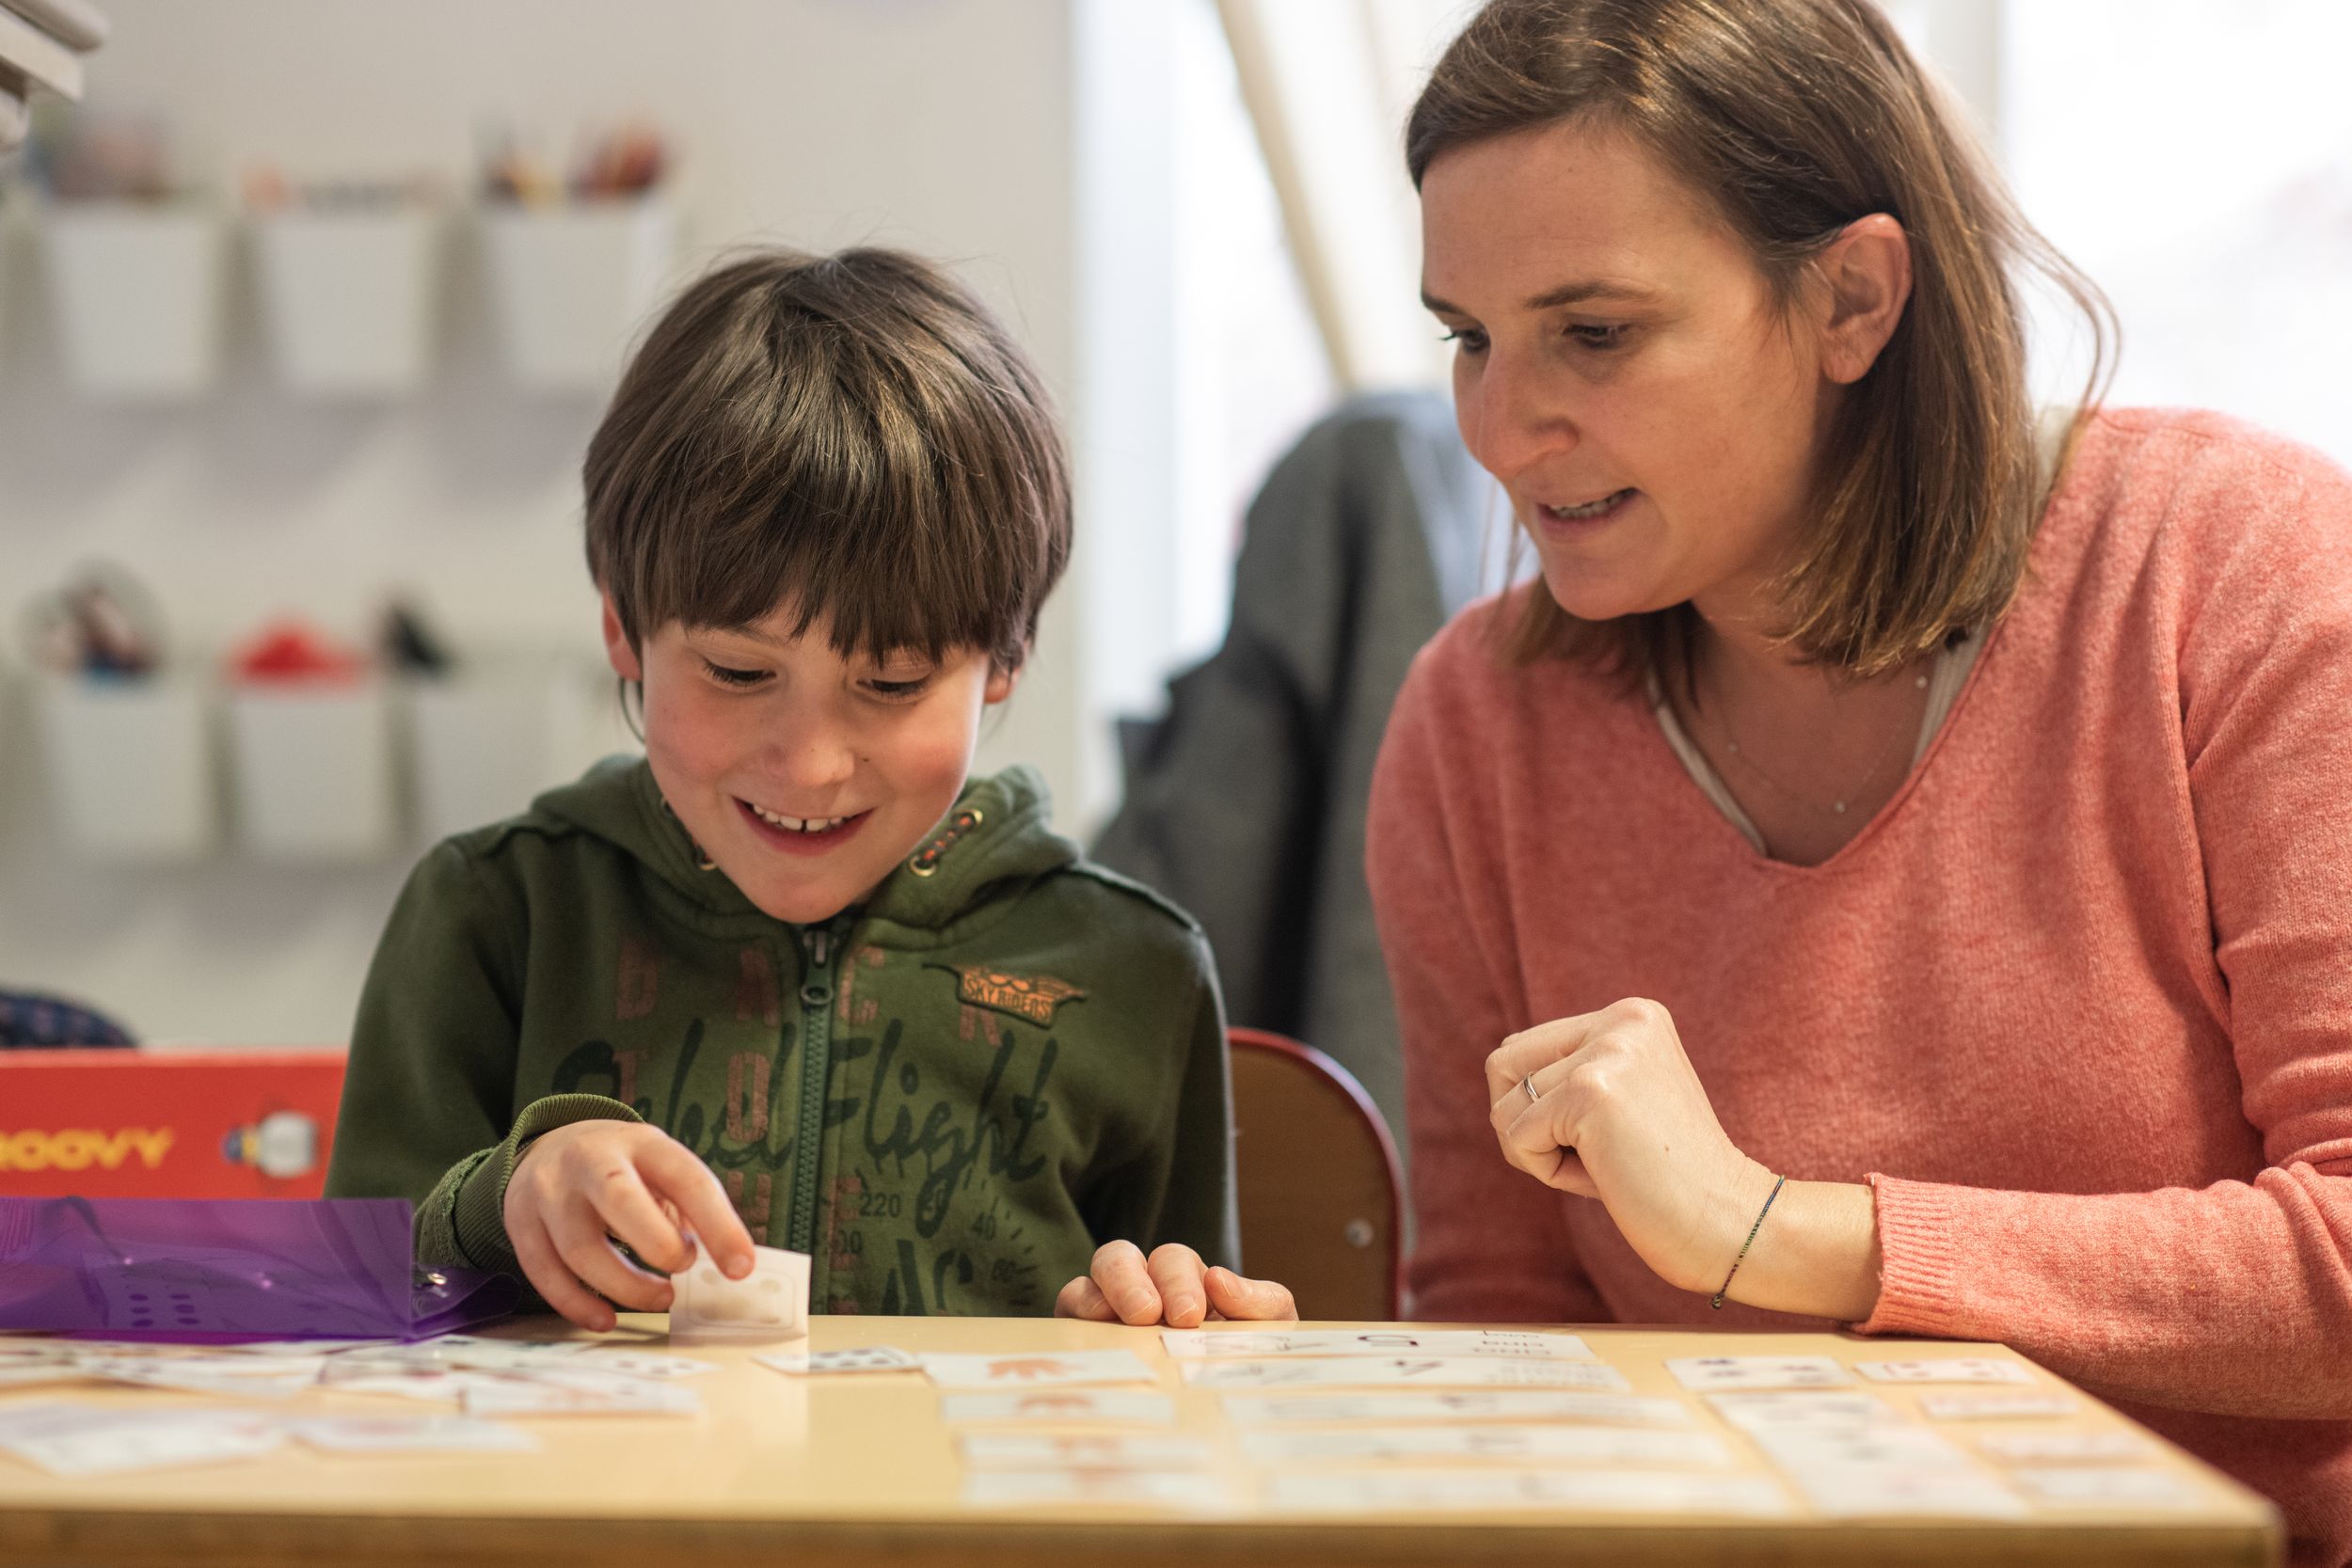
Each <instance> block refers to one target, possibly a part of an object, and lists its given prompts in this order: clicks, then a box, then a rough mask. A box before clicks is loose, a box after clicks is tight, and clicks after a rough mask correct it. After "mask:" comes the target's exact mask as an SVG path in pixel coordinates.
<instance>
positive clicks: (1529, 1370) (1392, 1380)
mask: <svg viewBox="0 0 2352 1568" xmlns="http://www.w3.org/2000/svg"><path fill="white" fill-rule="evenodd" d="M1177 1365H1178V1367H1179V1368H1180V1369H1181V1370H1182V1373H1183V1376H1184V1382H1185V1383H1186V1384H1187V1385H1188V1386H1192V1387H1195V1388H1316V1387H1322V1388H1345V1387H1359V1388H1397V1387H1431V1388H1444V1387H1455V1388H1589V1389H1602V1390H1607V1391H1609V1392H1613V1393H1621V1392H1623V1391H1625V1390H1626V1389H1628V1388H1629V1387H1630V1386H1631V1385H1629V1384H1628V1383H1627V1382H1626V1380H1625V1374H1624V1373H1623V1372H1620V1371H1618V1370H1617V1369H1616V1368H1614V1367H1612V1366H1610V1365H1609V1364H1608V1363H1607V1362H1604V1361H1478V1360H1467V1359H1465V1360H1454V1359H1451V1358H1447V1357H1442V1356H1432V1357H1404V1356H1397V1357H1392V1358H1389V1359H1378V1358H1375V1357H1373V1356H1368V1355H1361V1356H1359V1355H1342V1356H1330V1357H1323V1358H1309V1357H1304V1356H1302V1357H1299V1358H1298V1359H1295V1360H1290V1361H1182V1362H1179V1363H1177Z"/></svg>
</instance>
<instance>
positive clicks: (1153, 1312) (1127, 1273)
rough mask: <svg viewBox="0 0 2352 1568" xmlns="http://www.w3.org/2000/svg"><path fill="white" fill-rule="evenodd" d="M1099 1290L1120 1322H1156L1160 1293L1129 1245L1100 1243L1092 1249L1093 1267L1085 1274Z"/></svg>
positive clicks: (1136, 1250) (1139, 1255) (1136, 1251)
mask: <svg viewBox="0 0 2352 1568" xmlns="http://www.w3.org/2000/svg"><path fill="white" fill-rule="evenodd" d="M1087 1273H1088V1275H1089V1276H1090V1277H1091V1278H1092V1279H1093V1281H1094V1283H1095V1284H1096V1285H1097V1286H1098V1287H1100V1288H1101V1290H1102V1291H1103V1299H1104V1300H1105V1301H1107V1302H1109V1303H1110V1307H1111V1310H1112V1311H1113V1312H1115V1313H1117V1314H1118V1315H1119V1321H1120V1322H1121V1323H1158V1322H1159V1321H1160V1292H1159V1291H1157V1290H1155V1289H1153V1288H1152V1275H1151V1271H1150V1270H1149V1269H1147V1268H1146V1267H1145V1266H1144V1262H1143V1253H1142V1250H1141V1249H1140V1248H1138V1247H1137V1246H1136V1243H1133V1242H1104V1243H1103V1244H1102V1245H1101V1246H1100V1247H1098V1248H1096V1249H1095V1253H1094V1266H1093V1267H1092V1268H1090V1269H1089V1270H1088V1271H1087Z"/></svg>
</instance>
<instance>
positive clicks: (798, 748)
mask: <svg viewBox="0 0 2352 1568" xmlns="http://www.w3.org/2000/svg"><path fill="white" fill-rule="evenodd" d="M769 765H770V767H771V768H773V769H774V770H775V772H776V775H777V776H778V777H779V778H780V779H782V780H783V781H784V782H785V783H786V784H789V785H791V786H792V788H793V789H795V790H798V791H807V792H812V793H813V792H817V791H820V790H825V789H830V788H832V787H834V785H836V784H845V783H847V782H848V780H849V777H850V774H851V773H852V772H854V771H856V769H857V755H856V753H855V752H853V751H852V750H851V748H850V737H849V736H848V735H846V734H845V733H843V732H842V731H841V730H839V729H837V728H835V727H834V726H832V725H825V724H810V725H795V726H793V727H792V728H791V729H790V730H788V731H787V732H786V733H785V734H784V735H783V736H779V737H778V740H777V742H776V744H775V745H774V746H773V747H771V749H770V754H769ZM795 803H796V804H798V805H802V806H814V805H820V804H823V803H824V802H822V801H812V800H798V801H796V802H795Z"/></svg>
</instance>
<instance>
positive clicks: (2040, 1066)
mask: <svg viewBox="0 0 2352 1568" xmlns="http://www.w3.org/2000/svg"><path fill="white" fill-rule="evenodd" d="M1406 141H1407V155H1408V159H1409V162H1410V166H1411V170H1412V173H1413V176H1414V179H1415V182H1416V183H1417V184H1418V185H1419V187H1420V190H1421V194H1422V217H1423V243H1424V257H1423V283H1424V286H1425V294H1426V299H1427V303H1428V305H1429V307H1430V309H1432V310H1433V311H1434V312H1435V313H1436V315H1437V317H1438V320H1439V321H1440V322H1441V323H1443V324H1444V325H1445V327H1446V329H1447V331H1448V333H1449V335H1450V336H1451V337H1452V338H1453V339H1454V342H1455V345H1456V358H1455V362H1454V394H1455V400H1456V404H1457V413H1458V417H1459V420H1460V424H1461V430H1462V435H1463V437H1464V439H1465V440H1466V441H1467V442H1468V443H1469V445H1470V450H1471V451H1472V452H1473V454H1474V455H1475V456H1476V457H1477V458H1478V459H1479V461H1480V462H1481V463H1482V464H1484V465H1485V467H1486V468H1487V469H1489V470H1490V471H1491V472H1492V473H1493V474H1494V475H1495V477H1496V478H1497V479H1498V480H1499V481H1501V483H1502V486H1503V488H1504V489H1505V490H1506V491H1507V492H1508V494H1509V497H1510V499H1511V503H1512V505H1513V508H1514V511H1515V515H1516V517H1517V519H1518V523H1519V525H1520V527H1521V529H1522V531H1524V532H1525V534H1526V536H1527V538H1528V539H1529V540H1530V541H1532V543H1533V546H1534V553H1535V556H1536V558H1537V560H1538V561H1539V562H1540V565H1541V568H1542V570H1541V577H1540V580H1537V581H1534V582H1531V583H1529V584H1526V585H1524V586H1522V587H1521V588H1519V589H1518V590H1515V591H1513V592H1511V593H1508V594H1504V595H1503V596H1502V597H1501V598H1499V599H1497V600H1494V601H1490V602H1488V603H1487V604H1486V605H1484V606H1481V607H1475V608H1473V609H1472V610H1470V611H1468V612H1466V613H1465V614H1464V615H1463V616H1462V617H1461V618H1459V619H1458V620H1457V621H1456V622H1455V623H1454V625H1453V626H1450V627H1449V628H1448V629H1447V630H1446V631H1445V632H1444V633H1443V634H1441V635H1440V636H1439V638H1438V640H1437V641H1435V642H1433V643H1432V644H1431V645H1430V647H1429V648H1428V649H1426V650H1425V651H1424V652H1423V654H1422V657H1421V659H1420V661H1419V663H1418V664H1417V665H1416V667H1415V670H1414V673H1413V675H1412V677H1411V679H1410V680H1409V681H1408V682H1407V684H1406V689H1405V690H1404V692H1403V694H1402V696H1401V697H1400V698H1399V701H1398V704H1397V707H1396V711H1395V713H1394V716H1393V718H1392V719H1391V725H1390V730H1389V736H1388V741H1387V746H1386V750H1385V752H1384V754H1383V757H1382V762H1381V767H1380V771H1379V775H1378V778H1377V780H1376V783H1375V788H1374V799H1373V816H1372V828H1371V834H1372V837H1371V846H1370V874H1371V878H1372V882H1373V892H1374V897H1375V906H1376V908H1377V911H1378V913H1379V915H1380V919H1381V925H1382V931H1383V940H1384V943H1385V946H1386V950H1387V956H1388V961H1389V966H1390V970H1391V976H1392V978H1393V980H1394V983H1395V986H1396V991H1397V999H1398V1005H1399V1007H1400V1011H1401V1014H1402V1019H1403V1022H1404V1029H1405V1038H1406V1053H1407V1062H1406V1069H1407V1072H1406V1076H1407V1084H1408V1092H1409V1096H1410V1100H1411V1103H1412V1105H1413V1107H1414V1114H1413V1120H1412V1139H1413V1151H1414V1185H1415V1198H1416V1206H1417V1212H1418V1219H1419V1245H1418V1250H1417V1252H1416V1255H1415V1258H1414V1259H1413V1272H1412V1283H1413V1288H1414V1291H1415V1302H1416V1311H1417V1312H1418V1313H1419V1315H1421V1316H1422V1317H1426V1318H1432V1319H1442V1320H1455V1321H1477V1322H1528V1321H1539V1320H1559V1321H1594V1322H1605V1321H1611V1320H1615V1321H1629V1322H1685V1323H1706V1324H1708V1325H1710V1326H1715V1327H1722V1328H1739V1327H1750V1326H1753V1327H1765V1326H1804V1325H1803V1324H1800V1323H1796V1322H1794V1321H1793V1320H1792V1318H1791V1317H1790V1316H1788V1315H1791V1314H1793V1315H1794V1317H1795V1318H1797V1319H1815V1320H1819V1319H1828V1320H1833V1321H1836V1322H1843V1323H1854V1324H1856V1325H1857V1326H1858V1327H1859V1328H1860V1329H1861V1331H1862V1332H1864V1333H1903V1334H1928V1335H1938V1336H1947V1337H1955V1338H1981V1339H1994V1340H2000V1341H2004V1342H2006V1343H2008V1344H2010V1345H2013V1346H2015V1347H2016V1348H2017V1349H2019V1350H2020V1351H2022V1352H2024V1353H2025V1354H2027V1355H2030V1356H2032V1357H2033V1358H2034V1359H2035V1360H2037V1361H2040V1362H2042V1364H2044V1365H2046V1366H2048V1367H2050V1368H2051V1369H2053V1370H2056V1371H2058V1372H2059V1373H2061V1374H2062V1375H2064V1376H2066V1377H2069V1378H2071V1379H2074V1380H2075V1381H2077V1382H2079V1383H2081V1384H2083V1385H2084V1386H2088V1387H2090V1388H2092V1389H2094V1390H2095V1391H2097V1392H2099V1393H2100V1394H2102V1395H2103V1396H2106V1397H2108V1398H2110V1399H2112V1400H2114V1401H2115V1402H2117V1403H2118V1404H2119V1405H2121V1406H2122V1408H2124V1409H2126V1410H2127V1411H2129V1412H2130V1413H2131V1414H2133V1415H2134V1416H2135V1417H2137V1418H2139V1419H2141V1420H2143V1421H2145V1422H2147V1423H2148V1424H2149V1425H2150V1426H2152V1427H2153V1428H2155V1429H2156V1430H2157V1431H2159V1432H2161V1433H2165V1434H2167V1435H2169V1436H2170V1437H2172V1438H2173V1439H2175V1440H2176V1441H2179V1442H2180V1443H2182V1444H2183V1445H2184V1446H2185V1447H2187V1448H2189V1449H2193V1450H2195V1451H2197V1452H2199V1453H2200V1454H2201V1455H2202V1456H2204V1457H2205V1458H2207V1459H2209V1460H2210V1461H2212V1462H2213V1463H2215V1464H2217V1465H2220V1466H2221V1467H2223V1468H2225V1469H2227V1470H2230V1471H2232V1472H2233V1473H2234V1474H2236V1475H2238V1476H2239V1477H2241V1478H2243V1479H2245V1480H2246V1481H2249V1483H2250V1484H2252V1485H2254V1486H2256V1487H2258V1488H2260V1489H2262V1490H2264V1491H2265V1492H2267V1493H2268V1494H2269V1495H2271V1496H2272V1497H2276V1498H2278V1499H2279V1500H2280V1503H2281V1505H2282V1507H2283V1508H2284V1510H2285V1512H2286V1513H2287V1515H2288V1519H2289V1524H2290V1527H2291V1529H2292V1531H2293V1533H2294V1535H2295V1537H2296V1553H2297V1560H2304V1561H2310V1562H2314V1563H2319V1562H2324V1563H2342V1562H2344V1561H2345V1560H2346V1559H2347V1557H2352V1267H2348V1266H2347V1254H2352V942H2348V941H2347V938H2352V917H2348V916H2347V915H2346V914H2345V912H2344V911H2347V910H2352V813H2348V812H2347V808H2346V803H2345V798H2346V791H2347V788H2348V787H2352V736H2347V733H2346V730H2345V726H2344V718H2343V716H2344V714H2345V713H2347V712H2352V564H2347V551H2346V549H2345V546H2346V545H2347V543H2352V484H2347V481H2346V476H2345V475H2344V473H2343V472H2342V471H2341V470H2339V469H2337V468H2335V467H2331V466H2330V465H2329V464H2328V463H2327V462H2326V461H2325V460H2323V459H2321V458H2319V457H2317V456H2315V455H2314V454H2312V453H2311V452H2309V451H2303V450H2301V449H2298V448H2296V447H2294V446H2292V445H2290V444H2288V443H2286V442H2283V441H2280V440H2276V439H2273V438H2271V437H2268V436H2263V435H2261V434H2258V433H2256V432H2253V431H2250V430H2248V429H2246V428H2244V427H2241V426H2238V425H2236V424H2233V423H2232V422H2230V421H2227V420H2221V419H2218V418H2216V417H2212V416H2205V415H2195V414H2169V413H2147V412H2128V413H2122V412H2090V413H2085V414H2083V415H2082V416H2081V417H2080V418H2078V419H2072V420H2068V419H2061V420H2058V421H2057V423H2056V425H2055V427H2049V428H2044V429H2043V430H2042V431H2041V432H2040V433H2039V434H2038V433H2037V428H2036V421H2035V419H2034V417H2033V414H2032V411H2031V410H2030V408H2029V406H2028V402H2027V393H2026V376H2025V354H2024V328H2023V313H2022V310H2021V308H2020V304H2019V299H2018V295H2017V293H2016V292H2015V288H2014V285H2013V284H2012V282H2011V280H2010V279H2011V276H2012V274H2013V273H2014V272H2015V271H2016V270H2017V269H2018V268H2019V266H2020V265H2021V264H2026V263H2031V264H2035V265H2038V266H2039V267H2040V268H2041V270H2042V272H2043V273H2044V275H2045V276H2048V277H2055V278H2056V279H2058V281H2059V282H2060V283H2061V284H2066V283H2068V282H2069V281H2070V280H2071V279H2072V278H2073V275H2072V274H2071V273H2070V272H2068V271H2067V270H2066V269H2065V267H2064V263H2063V262H2061V261H2058V259H2057V258H2055V257H2054V256H2052V255H2050V254H2049V253H2048V252H2047V250H2046V248H2044V247H2043V246H2042V244H2041V242H2040V241H2039V240H2038V238H2036V237H2035V236H2034V235H2033V234H2032V232H2031V230H2029V229H2027V228H2026V226H2025V224H2024V223H2023V221H2022V220H2021V219H2020V218H2019V217H2018V215H2017V214H2016V213H2015V212H2014V210H2013V209H2012V208H2011V207H2010V204H2009V201H2008V198H2006V196H2005V195H2004V194H2003V193H2002V191H2001V190H2000V188H1999V186H1998V183H1997V182H1996V180H1995V179H1994V177H1993V176H1992V175H1990V174H1989V173H1986V172H1984V171H1983V170H1982V168H1981V167H1980V166H1979V161H1978V159H1977V157H1976V155H1975V154H1974V153H1973V152H1972V151H1971V150H1970V149H1969V147H1968V145H1967V143H1966V140H1965V138H1964V136H1963V134H1962V133H1961V132H1960V131H1959V130H1958V129H1957V128H1956V126H1955V124H1954V122H1953V121H1952V120H1951V119H1950V118H1949V117H1948V116H1947V112H1946V111H1945V110H1944V109H1943V108H1942V107H1941V105H1940V104H1939V103H1938V102H1937V100H1936V98H1935V95H1934V94H1933V93H1932V91H1931V89H1930V87H1928V86H1927V85H1926V84H1925V83H1924V82H1923V80H1922V78H1921V76H1920V74H1919V71H1918V70H1917V68H1916V66H1915V64H1914V63H1913V61H1912V60H1911V58H1910V57H1909V56H1908V55H1907V54H1906V52H1905V50H1904V48H1903V46H1902V44H1901V42H1900V40H1899V39H1898V38H1897V36H1896V35H1895V33H1894V32H1893V30H1892V29H1891V27H1890V26H1889V25H1888V24H1887V23H1886V22H1885V20H1884V19H1883V17H1882V16H1880V15H1879V14H1878V13H1877V12H1876V11H1875V10H1874V9H1872V8H1870V6H1869V5H1868V4H1867V0H1757V3H1756V4H1752V5H1746V6H1739V7H1725V6H1722V5H1720V4H1716V3H1713V0H1498V3H1497V4H1494V5H1491V6H1489V7H1488V8H1486V10H1485V11H1484V12H1482V13H1481V14H1480V15H1479V16H1478V17H1477V18H1476V19H1475V20H1474V21H1473V22H1472V23H1471V24H1470V27H1469V29H1468V30H1467V31H1466V32H1465V33H1464V34H1463V35H1462V37H1461V38H1460V39H1459V40H1457V41H1456V42H1455V43H1454V45H1453V46H1452V48H1451V49H1450V50H1449V51H1448V52H1447V54H1446V55H1445V56H1444V58H1443V59H1442V61H1441V62H1440V63H1439V64H1438V68H1437V71H1436V73H1435V75H1434V77H1433V78H1432V80H1431V82H1430V84H1429V86H1428V87H1427V89H1426V90H1425V91H1424V92H1423V94H1422V98H1421V100H1420V102H1419V103H1418V104H1417V106H1416V107H1415V110H1414V112H1413V117H1412V120H1411V123H1410V126H1409V129H1408V131H1407V135H1406ZM2072 292H2073V293H2074V296H2075V298H2076V299H2077V301H2079V302H2083V303H2085V304H2086V305H2087V306H2088V305H2089V304H2090V303H2091V302H2092V300H2093V297H2094V296H2091V295H2090V294H2089V293H2087V292H2086V291H2085V289H2084V288H2082V287H2080V286H2075V287H2074V288H2073V289H2072ZM2095 319H2096V318H2095V315H2094V320H2095ZM1498 1141H1499V1142H1500V1144H1501V1146H1502V1158H1498V1157H1497V1153H1496V1147H1495V1146H1496V1143H1497V1142H1498ZM1506 1162H1507V1163H1506ZM1513 1166H1516V1167H1518V1168H1517V1169H1516V1170H1514V1169H1513V1168H1512V1167H1513ZM1530 1178H1534V1180H1530ZM1784 1182H1785V1185H1784ZM1563 1194H1569V1195H1575V1199H1594V1200H1597V1201H1577V1200H1575V1199H1564V1198H1563V1197H1562V1196H1561V1195H1563ZM1768 1206H1769V1207H1768ZM1710 1304H1711V1305H1712V1306H1713V1307H1718V1308H1720V1310H1710ZM1815 1326H1818V1324H1817V1325H1815Z"/></svg>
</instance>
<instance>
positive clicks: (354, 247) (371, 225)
mask: <svg viewBox="0 0 2352 1568" xmlns="http://www.w3.org/2000/svg"><path fill="white" fill-rule="evenodd" d="M442 235H443V228H442V223H441V218H440V215H439V214H437V213H434V212H431V211H429V210H426V209H422V208H417V207H394V208H388V209H384V210H381V211H356V212H315V213H314V212H299V211H297V212H286V213H273V214H268V215H266V216H263V217H260V218H256V219H255V220H254V222H253V260H254V266H255V269H256V274H257V277H258V280H259V282H260V285H261V299H262V314H263V316H264V318H265V319H266V320H267V322H268V324H269V340H270V348H271V351H272V354H273V356H274V357H275V359H276V361H277V364H278V373H279V374H280V375H281V376H282V377H284V379H285V382H286V385H287V386H288V387H290V388H294V390H295V391H298V392H307V393H311V394H315V395H319V396H326V397H352V396H358V397H370V396H373V397H386V396H396V395H398V394H400V393H403V392H411V391H415V390H416V389H417V388H421V387H422V386H423V385H424V381H425V376H426V373H427V371H428V368H429V366H430V364H431V360H432V354H433V325H434V319H435V304H436V301H437V297H438V294H439V293H440V260H441V242H442Z"/></svg>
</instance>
